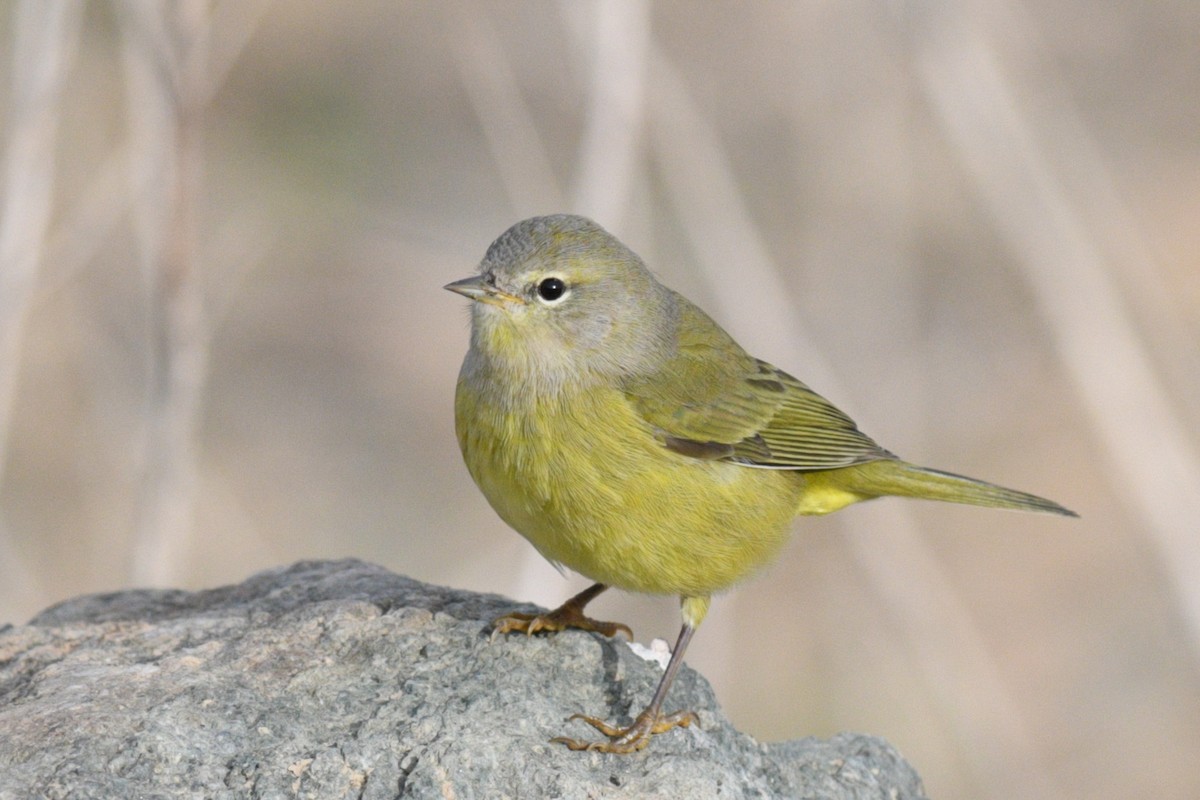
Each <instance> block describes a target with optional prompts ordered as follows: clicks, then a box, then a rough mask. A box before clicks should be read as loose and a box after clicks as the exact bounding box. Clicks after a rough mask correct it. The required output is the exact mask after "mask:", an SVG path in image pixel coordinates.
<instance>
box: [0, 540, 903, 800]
mask: <svg viewBox="0 0 1200 800" xmlns="http://www.w3.org/2000/svg"><path fill="white" fill-rule="evenodd" d="M512 609H513V604H512V603H511V601H508V600H505V599H504V598H501V597H498V596H495V595H478V594H472V593H469V592H460V591H454V590H450V589H445V588H440V587H436V586H428V585H426V584H422V583H418V582H416V581H413V580H410V579H408V578H404V577H400V576H397V575H394V574H392V573H390V572H387V571H386V570H384V569H382V568H380V567H375V566H371V565H368V564H363V563H361V562H357V561H338V562H306V563H300V564H296V565H294V566H292V567H289V568H284V569H278V570H273V571H270V572H265V573H262V574H259V575H256V576H254V577H252V578H250V579H249V580H247V581H246V582H245V583H242V584H239V585H237V586H229V587H224V588H220V589H214V590H211V591H203V592H194V593H193V592H181V591H129V592H120V593H116V594H109V595H102V596H92V597H83V598H79V599H76V600H71V601H69V602H66V603H63V604H61V605H58V606H55V607H53V608H51V609H49V610H47V611H45V612H43V613H42V614H40V615H39V616H38V617H36V618H35V619H34V620H33V621H32V622H30V624H28V625H26V626H21V627H12V626H8V627H5V628H0V798H5V799H6V798H25V797H49V798H72V800H75V799H82V798H145V799H147V800H148V799H150V798H168V797H171V798H173V797H204V798H247V797H250V798H363V799H364V800H376V799H379V798H396V797H404V798H439V799H440V800H445V799H446V798H458V800H469V799H470V798H540V797H553V798H610V797H611V798H616V797H638V798H716V797H722V798H723V797H728V798H742V797H761V798H786V797H802V798H872V799H875V798H878V800H885V799H886V800H901V799H902V798H923V797H924V792H923V790H922V787H921V782H920V779H919V778H918V777H917V775H916V773H915V772H914V771H913V769H912V768H911V767H910V766H909V765H908V764H907V763H906V762H904V761H903V760H902V759H901V758H900V756H899V755H898V754H897V753H896V752H895V750H893V749H892V748H891V747H890V746H889V745H888V744H886V743H885V742H883V741H880V740H878V739H873V738H870V737H866V736H858V735H852V734H842V735H839V736H835V737H834V738H832V739H830V740H827V741H822V740H817V739H801V740H797V741H792V742H784V743H780V744H761V743H759V742H756V741H755V740H753V739H752V738H750V737H749V736H747V735H745V734H741V733H738V732H737V731H736V730H734V729H733V728H732V727H731V726H730V724H729V722H728V721H727V720H726V719H725V717H724V716H723V715H722V714H721V712H720V710H719V709H718V707H717V704H716V701H715V699H714V697H713V694H712V690H711V689H710V688H709V686H708V684H707V683H706V682H705V681H704V679H703V678H701V677H700V676H698V675H697V674H696V673H695V672H693V671H691V670H690V669H687V668H686V667H685V668H684V670H683V671H682V673H681V674H680V677H679V679H678V681H677V682H676V684H675V686H674V688H673V689H672V692H671V695H670V697H669V698H668V707H669V709H676V708H685V707H686V708H691V709H694V710H696V711H698V712H699V716H700V725H699V726H692V727H691V728H689V729H678V730H675V731H672V732H670V733H667V734H663V735H660V736H657V737H655V740H654V742H653V743H652V744H651V745H650V747H649V748H648V749H647V750H644V751H642V752H641V753H638V754H635V755H632V756H613V755H602V754H596V753H574V752H571V751H569V750H567V749H566V748H565V747H562V746H559V745H554V744H551V743H550V742H549V741H548V740H549V739H550V738H551V737H553V736H556V735H563V734H568V735H576V736H581V737H585V736H586V737H590V736H591V734H592V731H591V729H590V728H586V727H585V726H584V725H583V723H580V722H565V721H564V718H565V717H566V716H567V715H568V714H569V713H571V712H573V711H587V712H589V713H593V714H597V715H600V716H603V717H606V718H608V719H613V718H616V717H620V718H622V719H623V720H624V721H626V722H627V721H628V719H629V716H630V714H631V712H632V713H634V714H636V713H637V711H638V710H639V709H640V708H641V706H642V705H643V704H644V703H645V702H646V701H647V699H648V698H649V696H650V694H651V693H652V691H653V688H654V685H655V683H656V682H657V680H658V677H659V675H660V674H661V673H660V668H659V666H658V665H657V664H656V663H654V662H651V661H646V660H644V659H642V658H640V657H639V656H637V655H636V654H635V653H634V652H633V651H632V650H631V649H630V648H629V647H628V646H626V645H625V644H624V643H623V642H622V641H615V642H614V641H609V640H605V639H603V638H601V637H599V636H596V635H594V634H585V633H581V632H567V633H563V634H559V635H556V636H549V637H543V636H534V637H525V636H520V635H516V636H507V637H501V638H499V639H497V640H496V641H494V642H491V641H489V637H488V632H489V630H490V627H489V620H491V619H492V618H494V617H496V616H498V615H499V614H501V613H503V612H505V611H510V610H512Z"/></svg>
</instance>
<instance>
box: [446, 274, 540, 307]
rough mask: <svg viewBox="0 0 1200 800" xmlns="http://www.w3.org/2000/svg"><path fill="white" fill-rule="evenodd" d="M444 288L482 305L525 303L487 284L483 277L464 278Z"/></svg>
mask: <svg viewBox="0 0 1200 800" xmlns="http://www.w3.org/2000/svg"><path fill="white" fill-rule="evenodd" d="M442 288H443V289H447V290H449V291H451V292H454V293H455V294H461V295H462V296H463V297H469V298H470V299H472V300H478V301H479V302H480V303H488V304H489V305H493V306H500V305H503V304H504V303H522V302H524V301H523V300H522V299H521V298H519V297H517V296H516V295H511V294H509V293H508V292H502V291H500V290H499V289H497V288H496V287H495V286H492V285H491V284H489V283H486V282H485V281H484V279H483V276H482V275H472V276H471V277H469V278H463V279H462V280H460V281H455V282H454V283H447V284H446V285H445V286H443V287H442Z"/></svg>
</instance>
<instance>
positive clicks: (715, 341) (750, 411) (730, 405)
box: [624, 304, 894, 470]
mask: <svg viewBox="0 0 1200 800" xmlns="http://www.w3.org/2000/svg"><path fill="white" fill-rule="evenodd" d="M687 306H689V307H686V308H685V311H684V313H685V315H687V314H698V315H700V318H699V319H696V320H693V321H694V322H695V323H696V324H691V325H689V324H686V323H687V320H686V319H685V320H684V323H685V324H683V325H681V326H680V331H681V335H680V341H679V349H678V352H677V354H676V355H675V356H674V357H673V358H671V359H670V360H669V361H668V362H667V363H666V364H664V365H662V368H661V369H658V370H656V371H655V373H654V374H653V375H651V376H639V377H637V378H633V379H631V380H629V381H628V382H627V383H626V385H625V386H624V391H625V394H626V397H627V398H628V399H629V401H630V403H631V404H632V406H633V408H634V410H635V411H636V412H637V413H638V414H639V415H640V416H641V417H642V418H643V419H644V420H645V421H646V422H647V423H648V424H649V425H650V426H651V427H652V428H653V429H654V430H655V432H656V434H657V435H658V436H659V438H660V439H661V440H662V442H663V444H664V445H665V446H666V447H668V448H669V449H671V450H674V451H676V452H679V453H682V454H683V455H687V456H691V457H694V458H706V459H723V460H729V461H736V462H738V463H742V464H746V465H747V466H754V467H770V468H776V469H796V470H821V469H834V468H837V467H847V466H850V465H852V464H861V463H863V462H866V461H875V460H878V459H881V458H894V456H893V455H892V454H891V453H889V452H888V451H886V450H884V449H883V448H881V447H880V446H879V445H877V444H876V443H875V442H874V441H873V440H872V439H871V438H870V437H868V436H866V435H865V434H863V433H862V432H861V431H859V430H858V427H857V426H856V425H855V424H854V422H853V420H851V419H850V418H849V417H847V416H846V415H845V414H844V413H842V412H841V411H840V410H838V408H837V407H836V406H834V405H833V404H832V403H830V402H829V401H828V400H826V399H825V398H823V397H821V396H820V395H819V394H817V393H816V392H814V391H813V390H811V389H809V388H808V387H807V386H805V385H804V384H803V383H801V382H800V381H798V380H796V379H795V378H793V377H792V376H791V375H788V374H787V373H786V372H783V371H782V370H780V369H777V368H775V367H773V366H772V365H770V364H768V363H767V362H765V361H762V360H759V359H756V358H753V357H751V356H750V355H748V354H747V353H746V352H745V351H744V350H742V349H741V347H739V346H738V345H737V344H736V343H735V342H734V341H733V340H732V339H731V338H730V337H729V336H728V334H726V333H725V332H724V331H723V330H721V329H720V328H719V327H717V325H716V323H714V322H712V321H711V320H709V319H708V318H707V317H705V316H704V314H703V312H702V311H700V310H699V309H696V308H695V307H694V306H690V304H687Z"/></svg>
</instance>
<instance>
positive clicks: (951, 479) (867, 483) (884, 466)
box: [844, 459, 1079, 517]
mask: <svg viewBox="0 0 1200 800" xmlns="http://www.w3.org/2000/svg"><path fill="white" fill-rule="evenodd" d="M844 472H847V473H849V472H852V473H854V477H853V479H852V483H853V485H852V486H847V487H846V488H848V489H850V490H851V491H854V492H858V493H861V494H863V495H865V496H868V497H878V496H881V495H897V496H900V497H920V498H925V499H927V500H942V501H945V502H948V503H967V504H968V505H973V506H987V507H989V508H1012V509H1018V510H1021V511H1041V512H1044V513H1047V514H1061V515H1063V516H1065V517H1077V516H1079V515H1078V514H1076V513H1075V512H1074V511H1071V510H1070V509H1067V508H1063V507H1062V506H1060V505H1059V504H1058V503H1055V502H1054V501H1053V500H1047V499H1046V498H1044V497H1038V496H1037V495H1032V494H1028V493H1027V492H1018V491H1017V490H1015V489H1006V488H1004V487H1003V486H997V485H996V484H994V483H987V482H986V481H980V480H976V479H974V478H968V477H966V476H963V475H955V474H954V473H952V472H942V471H941V470H940V469H930V468H929V467H918V466H917V465H916V464H909V463H908V462H906V461H900V460H898V459H895V460H894V459H881V460H879V461H872V462H869V463H867V464H859V465H857V466H855V467H853V468H851V469H848V470H844Z"/></svg>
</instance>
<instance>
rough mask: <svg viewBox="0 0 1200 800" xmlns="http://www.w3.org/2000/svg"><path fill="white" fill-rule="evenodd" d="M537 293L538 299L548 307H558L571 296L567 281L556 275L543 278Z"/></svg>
mask: <svg viewBox="0 0 1200 800" xmlns="http://www.w3.org/2000/svg"><path fill="white" fill-rule="evenodd" d="M535 291H536V293H537V297H538V299H539V300H541V301H542V303H544V304H545V305H548V306H556V305H558V304H559V303H561V302H562V301H563V300H566V299H567V296H568V295H569V294H571V290H570V289H568V288H567V284H566V281H564V280H563V279H562V278H559V277H556V276H554V275H551V276H549V277H546V278H542V279H541V280H540V281H539V282H538V285H537V288H536V290H535Z"/></svg>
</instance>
